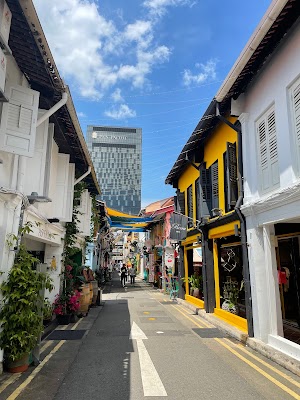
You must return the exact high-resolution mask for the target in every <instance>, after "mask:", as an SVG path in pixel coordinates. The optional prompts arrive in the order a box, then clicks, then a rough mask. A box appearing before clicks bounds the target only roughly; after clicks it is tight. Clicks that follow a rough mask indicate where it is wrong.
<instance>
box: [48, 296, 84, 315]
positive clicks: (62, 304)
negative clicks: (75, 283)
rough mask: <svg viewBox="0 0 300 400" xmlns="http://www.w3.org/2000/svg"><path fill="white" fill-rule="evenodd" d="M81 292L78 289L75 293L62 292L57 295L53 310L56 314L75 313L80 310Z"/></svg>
mask: <svg viewBox="0 0 300 400" xmlns="http://www.w3.org/2000/svg"><path fill="white" fill-rule="evenodd" d="M79 298H80V293H79V292H78V291H77V290H76V291H75V292H73V293H66V294H64V293H62V294H57V295H56V296H55V300H54V304H53V312H54V314H56V315H66V314H75V312H76V311H78V309H79V307H80V304H79Z"/></svg>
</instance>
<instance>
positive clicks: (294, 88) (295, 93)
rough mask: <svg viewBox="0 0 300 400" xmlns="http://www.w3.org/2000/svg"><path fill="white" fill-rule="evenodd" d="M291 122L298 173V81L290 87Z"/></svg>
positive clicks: (299, 91)
mask: <svg viewBox="0 0 300 400" xmlns="http://www.w3.org/2000/svg"><path fill="white" fill-rule="evenodd" d="M290 94H291V103H292V107H291V108H292V114H293V115H292V120H293V125H294V134H295V142H296V149H297V150H296V151H297V159H298V173H300V81H299V80H298V81H297V82H296V83H295V84H294V85H293V86H292V87H291V91H290Z"/></svg>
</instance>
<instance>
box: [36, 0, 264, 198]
mask: <svg viewBox="0 0 300 400" xmlns="http://www.w3.org/2000/svg"><path fill="white" fill-rule="evenodd" d="M34 4H35V6H36V9H37V12H38V15H39V18H40V21H41V24H42V26H43V29H44V32H45V34H46V37H47V40H48V42H49V45H50V48H51V51H52V53H53V55H54V59H55V61H56V64H57V66H58V68H59V71H60V74H61V76H62V77H63V78H64V80H65V82H66V83H67V84H68V85H69V86H70V88H71V92H72V96H73V100H74V103H75V107H76V110H77V113H78V116H79V119H80V123H81V126H82V130H83V132H84V133H85V132H86V126H87V125H92V124H95V125H96V124H101V125H111V126H128V127H139V128H142V130H143V156H142V157H143V169H142V170H143V172H142V205H143V206H145V205H147V204H149V203H151V202H153V201H156V200H159V199H163V198H166V197H169V196H172V195H174V189H173V188H172V187H171V186H170V185H165V184H164V180H165V178H166V176H167V175H168V173H169V171H170V169H171V168H172V166H173V164H174V162H175V161H176V159H177V157H178V155H179V153H180V151H181V149H182V147H183V146H184V144H185V143H186V141H187V139H188V138H189V136H190V135H191V133H192V131H193V129H194V128H195V126H196V125H197V123H198V121H199V119H200V118H201V116H202V114H203V112H204V111H205V110H206V108H207V106H208V104H209V102H210V100H211V99H212V98H213V96H214V95H215V94H216V92H217V90H218V88H219V86H220V85H221V82H222V81H223V80H224V78H225V77H226V75H227V73H228V72H229V70H230V68H231V67H232V65H233V63H234V62H235V60H236V58H237V57H238V55H239V54H240V52H241V50H242V49H243V47H244V45H245V44H246V42H247V41H248V39H249V37H250V35H251V34H252V32H253V30H254V29H255V27H256V25H257V24H258V22H259V21H260V19H261V18H262V16H263V15H264V13H265V11H266V9H267V7H268V6H269V4H270V0H252V1H251V2H250V1H240V0H228V1H221V0H209V1H207V0H198V1H197V0H195V1H194V0H126V1H124V0H102V1H92V0H90V1H89V0H84V1H83V0H52V1H45V0H34ZM100 186H101V181H100Z"/></svg>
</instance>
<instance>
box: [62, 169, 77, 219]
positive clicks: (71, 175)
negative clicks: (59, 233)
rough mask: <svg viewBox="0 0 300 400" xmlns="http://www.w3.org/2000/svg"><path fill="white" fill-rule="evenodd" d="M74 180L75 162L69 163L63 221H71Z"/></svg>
mask: <svg viewBox="0 0 300 400" xmlns="http://www.w3.org/2000/svg"><path fill="white" fill-rule="evenodd" d="M74 181H75V164H69V174H68V189H67V201H66V213H65V218H64V219H63V221H64V222H72V216H73V198H74Z"/></svg>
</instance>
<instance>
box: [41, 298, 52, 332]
mask: <svg viewBox="0 0 300 400" xmlns="http://www.w3.org/2000/svg"><path fill="white" fill-rule="evenodd" d="M52 315H53V306H52V304H51V302H50V301H49V299H47V298H45V300H44V305H43V324H44V326H47V325H49V323H50V322H51V321H52Z"/></svg>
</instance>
